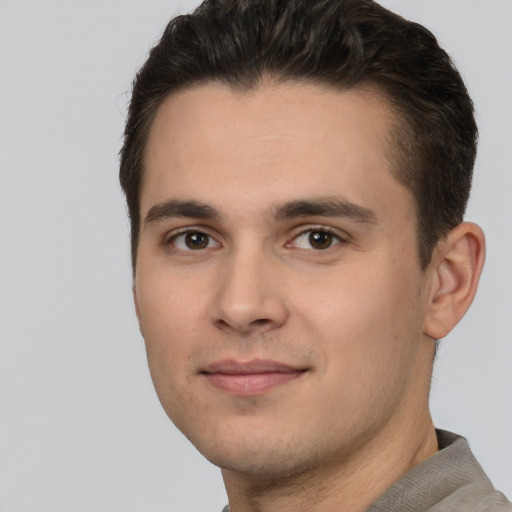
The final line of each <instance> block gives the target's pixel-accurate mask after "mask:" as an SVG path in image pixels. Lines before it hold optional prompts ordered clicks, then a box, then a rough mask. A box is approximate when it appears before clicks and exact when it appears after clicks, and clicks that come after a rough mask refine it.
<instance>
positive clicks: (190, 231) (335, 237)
mask: <svg viewBox="0 0 512 512" xmlns="http://www.w3.org/2000/svg"><path fill="white" fill-rule="evenodd" d="M313 233H324V234H327V235H329V236H330V237H331V238H332V241H331V243H329V245H328V246H327V247H325V248H314V247H309V248H300V247H297V249H301V250H312V251H315V252H322V251H325V250H327V249H330V248H331V247H334V246H336V245H339V244H343V243H346V242H347V238H348V237H343V236H341V235H340V234H339V233H338V232H337V231H335V230H333V229H331V228H329V227H326V226H311V227H308V228H307V229H304V228H302V229H301V230H300V231H298V232H297V233H296V234H294V236H293V238H292V239H291V240H290V241H289V242H287V243H286V244H285V247H294V245H295V244H294V242H296V241H297V240H298V239H300V238H301V237H306V236H308V235H309V236H311V235H312V234H313ZM187 235H203V236H204V237H206V238H207V246H206V247H199V248H196V249H192V248H190V247H189V248H188V249H185V248H180V247H177V246H176V240H177V239H179V237H186V236H187ZM212 241H213V242H214V243H215V244H216V245H217V247H218V246H220V243H219V242H218V241H217V240H216V239H215V237H213V236H212V235H210V234H208V233H207V232H206V231H205V230H202V229H197V228H196V229H195V228H185V229H183V230H181V231H179V232H177V233H173V234H172V235H171V236H170V237H168V238H167V239H166V240H165V244H166V245H172V246H173V248H174V249H175V250H178V251H182V252H196V251H200V250H203V249H211V248H212V247H210V244H211V243H212ZM184 243H185V244H186V241H184ZM310 245H311V243H310Z"/></svg>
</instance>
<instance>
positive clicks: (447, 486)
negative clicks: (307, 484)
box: [222, 430, 512, 512]
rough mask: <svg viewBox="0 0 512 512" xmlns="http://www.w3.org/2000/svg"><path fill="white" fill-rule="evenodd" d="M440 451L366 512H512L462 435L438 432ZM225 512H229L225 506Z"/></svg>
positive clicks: (402, 479) (406, 476)
mask: <svg viewBox="0 0 512 512" xmlns="http://www.w3.org/2000/svg"><path fill="white" fill-rule="evenodd" d="M436 432H437V439H438V443H439V452H437V453H436V454H435V455H433V456H432V457H429V458H428V459H426V460H424V461H423V462H421V463H420V464H418V465H417V466H414V467H413V468H412V469H411V470H409V471H408V472H407V473H406V474H405V475H404V476H403V477H402V478H401V479H400V480H398V481H397V482H396V483H395V484H393V485H392V486H391V487H390V488H389V489H388V490H387V491H386V492H385V493H384V494H383V495H382V496H381V497H380V498H378V499H377V501H375V502H373V503H372V505H370V506H369V507H368V508H367V509H366V510H365V512H512V504H511V503H510V502H509V501H508V500H507V498H506V497H505V495H504V494H502V493H501V492H499V491H496V490H495V489H494V487H493V485H492V484H491V482H490V481H489V479H488V478H487V476H486V475H485V473H484V471H483V469H482V468H481V467H480V464H478V462H477V461H476V459H475V457H474V456H473V454H472V453H471V450H470V448H469V445H468V442H467V441H466V439H464V438H463V437H461V436H458V435H456V434H452V433H451V432H447V431H445V430H437V431H436ZM222 512H229V506H226V507H225V508H224V510H223V511H222Z"/></svg>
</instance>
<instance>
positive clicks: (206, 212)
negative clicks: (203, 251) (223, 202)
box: [144, 199, 220, 225]
mask: <svg viewBox="0 0 512 512" xmlns="http://www.w3.org/2000/svg"><path fill="white" fill-rule="evenodd" d="M175 217H189V218H193V219H211V220H213V219H218V218H219V217H220V215H219V212H218V211H217V210H216V209H215V208H213V207H211V206H209V205H207V204H205V203H203V202H201V201H194V200H189V201H184V200H181V199H169V200H168V201H164V202H163V203H159V204H156V205H154V206H152V207H151V208H150V209H149V211H148V213H147V214H146V218H145V219H144V224H145V225H147V224H153V223H156V222H159V221H162V220H165V219H172V218H175Z"/></svg>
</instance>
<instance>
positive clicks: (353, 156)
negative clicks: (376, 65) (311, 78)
mask: <svg viewBox="0 0 512 512" xmlns="http://www.w3.org/2000/svg"><path fill="white" fill-rule="evenodd" d="M394 121H395V119H394V117H393V114H392V113H391V109H390V108H389V106H388V104H387V102H386V100H385V99H384V97H383V95H380V94H378V93H377V92H375V91H373V90H370V89H357V90H350V91H336V90H333V89H332V88H327V87H323V86H318V85H311V84H302V83H284V84H269V85H265V86H261V87H258V88H255V89H252V90H249V91H243V92H240V91H235V90H233V89H231V88H230V87H228V86H226V85H222V84H217V83H209V84H206V85H201V86H197V87H193V88H188V89H185V90H183V91H180V92H178V93H176V94H173V95H171V96H170V97H168V98H167V99H166V100H165V101H164V103H163V104H162V105H161V106H160V108H159V110H158V112H157V116H156V118H155V120H154V122H153V125H152V127H151V130H150V135H149V140H148V145H147V148H146V159H145V177H144V181H143V187H142V194H141V212H142V214H143V215H144V212H145V211H147V210H148V209H149V208H150V207H151V206H152V205H154V204H157V203H158V202H162V201H165V200H168V199H169V196H171V197H172V198H174V197H175V198H178V199H197V200H201V201H203V202H206V203H212V202H213V203H216V202H217V203H222V204H219V206H222V207H224V208H227V206H228V205H234V204H235V203H236V202H237V201H240V200H242V201H244V202H245V203H244V204H245V207H246V208H248V207H249V205H254V206H255V207H257V206H263V205H264V203H265V204H267V205H268V204H270V203H272V202H273V203H280V202H283V201H288V200H294V199H297V198H302V197H305V196H307V195H312V196H328V195H334V194H341V195H343V196H350V197H349V199H350V200H351V201H353V202H356V203H360V204H363V205H364V203H365V202H367V203H375V202H386V195H385V194H384V195H383V194H382V190H383V187H389V186H390V185H392V186H394V187H395V188H396V190H395V192H399V193H402V194H406V195H408V192H407V191H406V190H405V189H403V187H401V186H400V185H399V184H398V182H397V181H396V180H395V179H394V177H393V173H392V167H393V163H392V161H391V160H390V158H389V155H391V154H392V152H391V151H390V150H389V144H388V139H389V133H390V130H391V129H392V128H393V127H394ZM389 200H392V198H391V197H390V198H389ZM388 202H389V201H388Z"/></svg>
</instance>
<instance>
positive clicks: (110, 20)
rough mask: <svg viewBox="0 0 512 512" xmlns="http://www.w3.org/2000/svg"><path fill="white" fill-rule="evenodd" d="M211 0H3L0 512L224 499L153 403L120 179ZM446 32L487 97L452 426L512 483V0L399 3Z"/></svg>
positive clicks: (478, 101)
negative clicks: (146, 117)
mask: <svg viewBox="0 0 512 512" xmlns="http://www.w3.org/2000/svg"><path fill="white" fill-rule="evenodd" d="M196 3H197V2H186V1H181V2H177V1H175V0H147V1H142V0H138V1H134V0H122V1H121V0H101V1H100V0H88V1H86V2H85V1H81V0H45V1H43V2H42V1H40V0H0V144H1V150H0V178H1V180H0V312H1V313H0V314H1V321H0V340H1V353H0V414H1V416H0V511H1V512H41V511H45V512H60V511H62V512H64V511H66V512H81V511H93V510H94V511H95V512H103V511H105V512H116V511H119V512H132V511H134V512H135V511H145V512H152V511H155V512H156V511H171V510H180V511H183V512H188V511H191V512H192V511H205V512H206V511H220V510H221V508H222V506H223V505H224V503H225V502H226V497H225V492H224V489H223V485H222V481H221V478H220V472H219V471H218V469H217V468H215V467H213V466H211V465H210V464H209V463H208V462H206V461H205V460H203V458H202V457H201V456H200V455H199V454H198V453H197V452H196V450H195V449H194V448H193V447H191V446H190V445H189V444H188V442H187V441H185V439H184V438H183V436H182V435H181V434H180V433H179V432H177V430H176V429H175V428H174V426H173V425H172V424H171V422H170V421H169V420H168V419H167V417H166V416H165V414H164V412H163V411H162V410H161V407H160V405H159V403H158V401H157V399H156V396H155V393H154V391H153V387H152V384H151V381H150V377H149V373H148V370H147V366H146V360H145V353H144V347H143V342H142V339H141V336H140V334H139V331H138V327H137V323H136V321H135V315H134V312H133V307H132V302H131V275H130V262H129V244H128V222H127V218H126V212H125V206H124V202H123V197H122V195H121V192H120V190H119V186H118V182H117V172H118V156H117V155H118V151H119V148H120V144H121V135H122V130H123V123H124V119H125V113H126V106H127V102H128V100H129V93H130V87H131V80H132V78H133V75H134V73H135V71H136V70H137V68H138V67H139V66H140V65H141V64H142V63H143V62H144V60H145V58H146V56H147V53H148V51H149V49H150V48H151V46H152V45H153V44H154V43H155V42H156V41H157V40H158V38H159V36H160V34H161V32H162V31H163V29H164V27H165V25H166V23H167V21H168V20H169V19H170V17H172V16H173V15H175V14H177V13H179V12H187V11H188V10H189V9H190V8H191V7H193V6H194V5H195V4H196ZM383 4H384V5H385V6H387V7H389V8H391V9H394V10H396V11H397V12H399V13H400V14H402V15H404V16H406V17H409V18H411V19H414V20H416V21H419V22H420V23H422V24H425V25H426V26H427V27H429V28H430V29H431V30H432V31H433V32H434V33H435V34H436V35H437V36H438V38H439V40H440V41H441V43H442V45H443V46H444V47H445V48H446V49H447V50H448V52H449V53H450V54H451V55H452V56H453V58H454V60H455V61H456V63H457V64H458V66H459V68H460V70H461V72H462V74H463V76H464V77H465V79H466V80H467V83H468V87H469V90H470V93H471V94H472V97H473V99H474V102H475V105H476V111H477V117H478V122H479V127H480V134H481V136H480V150H479V157H478V162H477V166H476V176H475V186H474V190H473V195H472V199H471V203H470V207H469V211H468V215H467V217H468V219H471V220H474V221H477V222H478V223H480V224H481V225H482V226H483V228H484V230H485V231H486V234H487V242H488V258H487V265H486V269H485V272H484V275H483V278H482V281H481V286H480V290H479V293H478V295H477V298H476V300H475V303H474V304H473V306H472V308H471V310H470V312H469V313H468V315H467V316H466V318H465V319H464V320H463V321H462V323H461V324H460V326H458V327H457V328H456V329H455V331H454V332H453V333H452V334H451V335H450V336H449V337H448V338H447V339H445V340H443V341H442V348H441V352H440V355H439V359H438V362H437V367H436V370H435V377H434V383H433V390H432V410H433V415H434V418H435V423H436V425H437V426H440V427H443V428H446V429H449V430H453V431H455V432H458V433H461V434H463V435H465V436H466V437H467V438H468V439H469V441H470V444H471V446H472V448H473V450H474V452H475V454H476V456H477V458H478V459H479V460H480V462H481V464H482V465H483V467H484V468H485V470H486V471H487V472H488V474H489V476H490V477H491V479H492V480H493V481H494V483H495V485H496V487H498V488H500V489H501V490H502V491H504V492H505V493H506V494H507V495H508V496H509V497H510V496H512V462H511V461H512V404H511V402H512V371H511V366H512V365H511V361H512V345H511V336H510V323H511V319H512V299H511V292H512V270H511V267H512V265H511V261H512V201H511V200H510V196H511V191H512V166H511V160H512V158H511V157H512V154H511V153H512V152H511V147H512V139H511V136H512V128H511V120H512V107H511V100H510V94H511V91H512V58H511V55H512V42H511V41H512V39H511V37H510V25H511V23H512V1H511V0H487V1H483V0H385V1H383Z"/></svg>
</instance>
